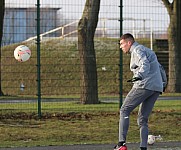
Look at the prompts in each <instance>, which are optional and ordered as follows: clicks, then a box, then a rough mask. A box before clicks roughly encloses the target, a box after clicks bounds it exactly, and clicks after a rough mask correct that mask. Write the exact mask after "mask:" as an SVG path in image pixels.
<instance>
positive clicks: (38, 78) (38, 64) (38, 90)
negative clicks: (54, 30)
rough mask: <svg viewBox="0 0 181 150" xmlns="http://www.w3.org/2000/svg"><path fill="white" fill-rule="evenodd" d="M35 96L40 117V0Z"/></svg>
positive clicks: (38, 2) (38, 7) (38, 0)
mask: <svg viewBox="0 0 181 150" xmlns="http://www.w3.org/2000/svg"><path fill="white" fill-rule="evenodd" d="M36 21H37V42H36V44H37V96H38V117H39V118H41V80H40V67H41V66H40V0H37V19H36Z"/></svg>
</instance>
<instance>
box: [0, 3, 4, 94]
mask: <svg viewBox="0 0 181 150" xmlns="http://www.w3.org/2000/svg"><path fill="white" fill-rule="evenodd" d="M4 10H5V0H1V1H0V46H1V42H2V36H3V21H4ZM3 95H4V94H3V92H2V87H1V49H0V96H3Z"/></svg>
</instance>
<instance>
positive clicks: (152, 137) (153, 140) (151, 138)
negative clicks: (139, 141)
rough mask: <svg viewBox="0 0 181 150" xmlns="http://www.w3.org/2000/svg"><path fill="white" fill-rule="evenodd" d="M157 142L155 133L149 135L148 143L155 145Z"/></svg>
mask: <svg viewBox="0 0 181 150" xmlns="http://www.w3.org/2000/svg"><path fill="white" fill-rule="evenodd" d="M154 143H155V136H154V135H148V144H149V145H153V144H154Z"/></svg>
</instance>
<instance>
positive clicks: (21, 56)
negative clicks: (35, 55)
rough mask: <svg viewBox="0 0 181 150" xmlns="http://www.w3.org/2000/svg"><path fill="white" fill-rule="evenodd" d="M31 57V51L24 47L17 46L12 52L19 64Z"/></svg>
mask: <svg viewBox="0 0 181 150" xmlns="http://www.w3.org/2000/svg"><path fill="white" fill-rule="evenodd" d="M30 56H31V50H30V49H29V47H27V46H25V45H19V46H18V47H16V48H15V50H14V57H15V59H16V60H18V61H20V62H25V61H27V60H28V59H29V58H30Z"/></svg>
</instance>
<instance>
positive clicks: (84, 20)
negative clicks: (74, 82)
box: [78, 0, 100, 104]
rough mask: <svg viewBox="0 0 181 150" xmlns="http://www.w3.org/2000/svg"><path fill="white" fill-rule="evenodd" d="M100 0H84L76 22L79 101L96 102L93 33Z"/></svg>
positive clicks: (84, 102) (85, 102) (96, 89)
mask: <svg viewBox="0 0 181 150" xmlns="http://www.w3.org/2000/svg"><path fill="white" fill-rule="evenodd" d="M99 8H100V0H86V3H85V7H84V11H83V14H82V17H81V19H80V20H79V23H78V49H79V53H80V61H81V83H80V85H81V103H83V104H97V103H99V101H98V85H97V67H96V53H95V49H94V35H95V30H96V27H97V23H98V15H99Z"/></svg>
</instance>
